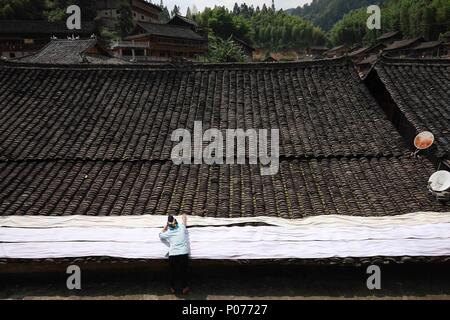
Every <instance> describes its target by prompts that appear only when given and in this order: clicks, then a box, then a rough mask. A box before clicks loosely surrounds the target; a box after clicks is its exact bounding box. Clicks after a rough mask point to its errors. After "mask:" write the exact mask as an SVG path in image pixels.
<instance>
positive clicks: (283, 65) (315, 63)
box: [0, 56, 351, 70]
mask: <svg viewBox="0 0 450 320" xmlns="http://www.w3.org/2000/svg"><path fill="white" fill-rule="evenodd" d="M350 65H351V60H350V58H349V57H347V56H343V57H339V58H333V59H320V60H312V61H289V62H277V63H273V62H226V63H204V62H191V63H154V64H149V63H136V64H129V65H111V64H97V65H80V64H59V65H55V64H49V63H26V62H21V61H13V60H3V61H1V60H0V67H3V66H6V67H17V68H29V69H32V68H40V69H46V68H48V69H67V68H69V69H139V70H142V69H149V70H174V69H175V70H176V69H180V70H201V69H204V70H209V69H217V70H220V69H239V70H244V69H248V70H251V69H287V68H299V67H300V68H301V67H322V66H350Z"/></svg>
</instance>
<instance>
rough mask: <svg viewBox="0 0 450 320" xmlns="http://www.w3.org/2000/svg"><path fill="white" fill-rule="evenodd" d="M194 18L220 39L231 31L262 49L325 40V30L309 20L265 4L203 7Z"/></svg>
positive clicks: (283, 47) (230, 33) (280, 47)
mask: <svg viewBox="0 0 450 320" xmlns="http://www.w3.org/2000/svg"><path fill="white" fill-rule="evenodd" d="M193 18H194V19H195V21H196V22H197V23H198V24H199V26H200V27H203V28H207V29H209V30H210V31H212V32H213V33H214V34H215V35H217V36H219V37H221V38H222V39H227V38H228V37H229V36H230V35H234V36H236V37H238V38H241V39H243V40H245V41H248V42H250V43H253V44H254V45H255V46H256V47H258V48H263V49H269V50H280V49H300V48H305V47H307V46H310V45H318V44H324V43H325V42H326V36H325V33H324V32H323V31H322V30H321V29H319V28H317V27H315V26H314V25H313V24H312V23H310V22H308V21H306V20H304V19H302V18H300V17H295V16H292V15H288V14H286V13H285V12H283V11H275V10H274V8H267V7H266V6H265V5H264V6H263V7H262V9H260V8H259V7H257V8H256V9H255V8H253V6H250V7H248V6H247V5H245V4H243V5H241V6H238V5H235V7H234V9H233V10H232V11H231V10H228V9H226V8H225V7H214V8H212V9H211V8H206V9H205V10H204V11H203V12H201V13H198V14H196V15H194V16H193Z"/></svg>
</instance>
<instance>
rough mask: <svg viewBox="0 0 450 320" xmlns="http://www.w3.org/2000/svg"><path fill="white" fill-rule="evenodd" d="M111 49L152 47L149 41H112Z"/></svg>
mask: <svg viewBox="0 0 450 320" xmlns="http://www.w3.org/2000/svg"><path fill="white" fill-rule="evenodd" d="M110 46H111V49H115V48H138V49H148V48H150V43H149V42H138V41H136V42H134V41H112V42H111V44H110Z"/></svg>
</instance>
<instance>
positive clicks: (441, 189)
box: [428, 170, 450, 202]
mask: <svg viewBox="0 0 450 320" xmlns="http://www.w3.org/2000/svg"><path fill="white" fill-rule="evenodd" d="M428 189H429V190H430V192H431V193H432V194H433V196H435V197H436V199H437V200H439V201H443V202H446V201H449V200H450V172H448V171H445V170H442V171H437V172H435V173H433V175H432V176H431V177H430V179H429V180H428Z"/></svg>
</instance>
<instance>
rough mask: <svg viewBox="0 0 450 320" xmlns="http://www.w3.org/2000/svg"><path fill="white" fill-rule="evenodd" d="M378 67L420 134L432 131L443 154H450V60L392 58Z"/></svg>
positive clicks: (401, 107)
mask: <svg viewBox="0 0 450 320" xmlns="http://www.w3.org/2000/svg"><path fill="white" fill-rule="evenodd" d="M375 70H376V72H377V74H378V76H379V77H380V79H381V80H382V81H383V83H384V84H385V86H386V88H387V90H388V91H389V93H390V95H391V97H392V99H393V100H394V102H395V103H396V104H397V106H398V108H399V109H400V111H401V112H402V113H403V114H404V115H405V117H406V119H407V120H408V121H409V122H410V123H411V124H412V125H413V126H414V128H415V129H416V130H417V133H418V132H420V131H425V130H428V131H431V132H432V133H433V134H434V136H435V139H436V145H437V147H438V155H439V156H449V155H450V60H445V59H431V60H423V59H417V60H416V59H388V58H384V59H382V60H381V61H380V62H379V63H377V64H376V66H375Z"/></svg>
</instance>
